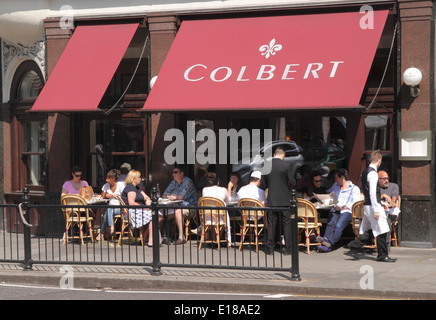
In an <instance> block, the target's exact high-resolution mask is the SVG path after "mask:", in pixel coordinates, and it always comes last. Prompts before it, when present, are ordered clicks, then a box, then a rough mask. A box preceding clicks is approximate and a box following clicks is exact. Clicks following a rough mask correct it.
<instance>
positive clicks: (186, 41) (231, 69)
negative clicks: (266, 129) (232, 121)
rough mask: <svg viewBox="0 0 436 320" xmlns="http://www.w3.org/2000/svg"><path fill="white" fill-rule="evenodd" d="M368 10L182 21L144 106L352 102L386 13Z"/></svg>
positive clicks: (282, 106)
mask: <svg viewBox="0 0 436 320" xmlns="http://www.w3.org/2000/svg"><path fill="white" fill-rule="evenodd" d="M372 13H373V16H368V14H371V13H367V15H366V16H365V14H363V13H359V12H346V13H331V14H316V15H296V16H277V17H259V18H241V19H220V20H197V21H184V22H183V23H182V25H181V27H180V30H179V32H178V34H177V37H176V39H175V40H174V43H173V45H172V47H171V49H170V51H169V53H168V56H167V58H166V60H165V62H164V64H163V66H162V69H161V70H160V72H159V74H158V77H157V80H156V82H155V84H154V87H153V89H152V90H151V91H150V95H149V97H148V98H147V101H146V103H145V105H144V108H143V110H145V111H165V110H166V111H172V110H175V111H185V110H253V109H254V110H283V109H293V108H305V109H307V108H350V107H356V106H358V105H359V100H360V97H361V95H362V91H363V88H364V85H365V82H366V79H367V77H368V73H369V70H370V67H371V64H372V61H373V59H374V55H375V52H376V49H377V46H378V43H379V41H380V37H381V34H382V31H383V28H384V25H385V22H386V18H387V15H388V11H387V10H382V11H374V12H372ZM368 19H373V20H368ZM372 22H373V26H372V25H371V23H372ZM366 27H368V28H366Z"/></svg>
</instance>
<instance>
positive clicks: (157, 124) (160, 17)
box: [148, 13, 177, 192]
mask: <svg viewBox="0 0 436 320" xmlns="http://www.w3.org/2000/svg"><path fill="white" fill-rule="evenodd" d="M148 26H149V30H150V64H151V68H150V70H151V74H150V79H151V78H153V77H154V76H156V75H157V76H158V75H159V70H160V68H161V67H162V65H163V63H164V60H165V57H166V56H167V54H168V51H169V50H170V48H171V45H172V43H173V41H174V38H175V36H176V28H177V18H176V16H175V15H174V14H172V13H159V14H153V15H151V16H148ZM168 94H171V92H168ZM150 125H151V128H150V130H149V132H150V135H151V145H150V151H151V164H150V172H151V176H152V181H151V183H152V185H153V186H155V185H156V183H159V184H160V189H161V191H162V192H163V191H164V190H165V188H166V187H167V185H168V183H169V182H170V181H171V180H172V175H171V172H172V166H168V165H166V163H165V159H164V151H165V148H166V146H168V145H169V143H168V142H165V141H164V135H165V132H166V131H167V130H168V129H171V128H174V114H172V113H168V112H164V113H161V112H157V113H152V114H151V121H150Z"/></svg>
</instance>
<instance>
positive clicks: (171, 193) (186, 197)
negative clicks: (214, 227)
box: [162, 166, 197, 244]
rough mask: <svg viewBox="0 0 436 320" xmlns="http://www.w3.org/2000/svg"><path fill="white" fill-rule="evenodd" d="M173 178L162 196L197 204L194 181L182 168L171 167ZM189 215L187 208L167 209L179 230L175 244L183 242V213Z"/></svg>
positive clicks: (188, 204) (185, 204)
mask: <svg viewBox="0 0 436 320" xmlns="http://www.w3.org/2000/svg"><path fill="white" fill-rule="evenodd" d="M173 178H174V180H173V181H171V182H170V184H169V185H168V187H167V188H166V189H165V191H164V193H163V195H162V198H164V199H170V200H183V202H182V206H196V205H197V190H196V189H195V185H194V182H193V181H192V180H191V179H190V178H188V177H185V171H184V168H183V167H181V166H175V167H174V169H173ZM184 213H185V214H187V215H189V210H186V209H184V210H183V212H182V209H176V210H174V209H168V215H172V214H175V218H176V226H177V229H178V230H179V238H178V239H177V240H176V242H175V244H183V243H185V240H184V238H183V214H184Z"/></svg>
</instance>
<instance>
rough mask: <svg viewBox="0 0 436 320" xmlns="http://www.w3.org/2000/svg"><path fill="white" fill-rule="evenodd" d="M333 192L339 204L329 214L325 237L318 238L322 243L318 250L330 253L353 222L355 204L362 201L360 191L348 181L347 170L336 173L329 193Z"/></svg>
mask: <svg viewBox="0 0 436 320" xmlns="http://www.w3.org/2000/svg"><path fill="white" fill-rule="evenodd" d="M332 191H333V192H334V193H335V195H336V198H337V199H338V202H337V203H336V205H335V206H334V207H333V209H332V210H331V211H330V213H329V222H328V223H327V226H326V229H325V232H324V237H317V238H316V240H317V241H318V242H319V243H321V245H320V246H319V247H318V249H319V250H320V251H322V252H330V251H331V247H332V246H334V245H335V244H336V243H337V242H338V241H339V239H340V238H341V236H342V233H343V232H344V230H345V228H346V227H347V226H348V225H349V224H350V222H351V218H352V212H351V209H352V207H353V204H354V203H355V202H357V201H359V200H360V189H359V187H358V186H356V185H354V184H353V183H352V182H351V181H350V180H348V172H347V170H346V169H338V170H337V171H336V172H335V183H334V184H333V185H332V186H331V188H330V189H328V190H327V192H332Z"/></svg>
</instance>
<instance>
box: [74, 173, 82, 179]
mask: <svg viewBox="0 0 436 320" xmlns="http://www.w3.org/2000/svg"><path fill="white" fill-rule="evenodd" d="M74 176H75V177H76V178H80V177H81V176H82V175H81V174H75V173H74Z"/></svg>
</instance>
